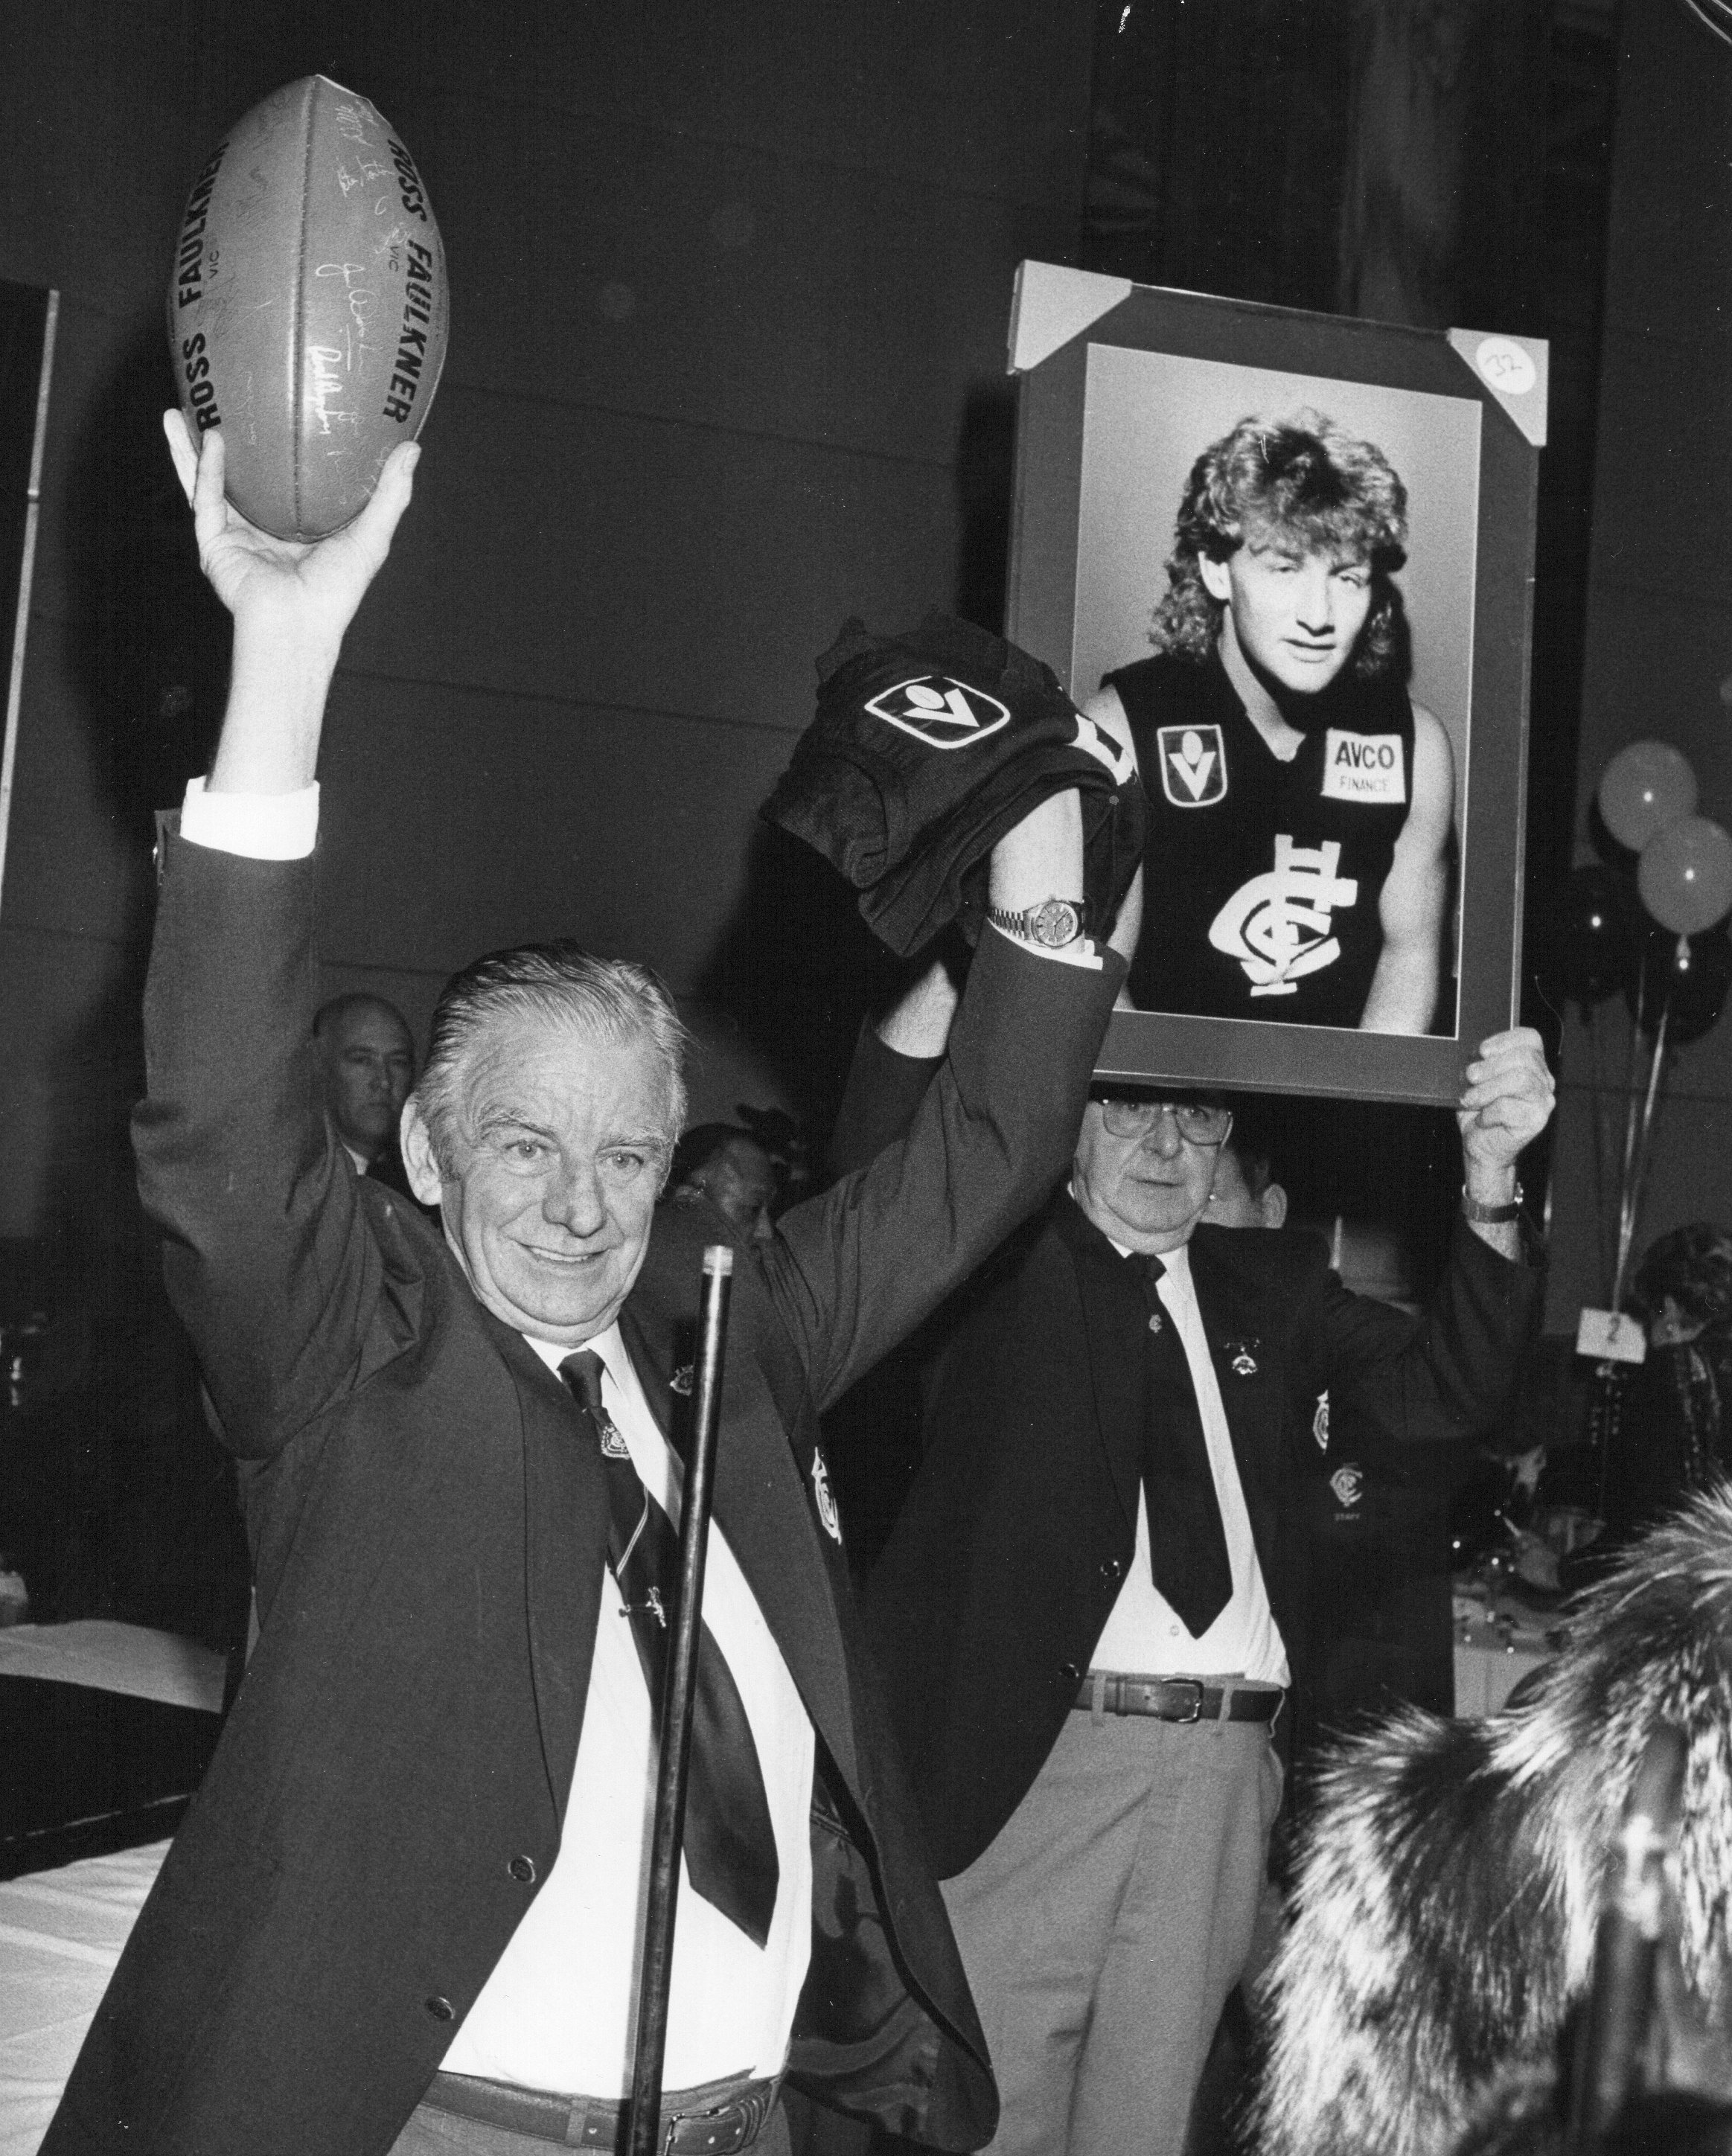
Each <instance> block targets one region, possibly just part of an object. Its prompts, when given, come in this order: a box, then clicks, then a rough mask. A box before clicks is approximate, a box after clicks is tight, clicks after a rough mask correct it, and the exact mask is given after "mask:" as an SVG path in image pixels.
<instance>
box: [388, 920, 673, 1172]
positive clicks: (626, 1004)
mask: <svg viewBox="0 0 1732 2156" xmlns="http://www.w3.org/2000/svg"><path fill="white" fill-rule="evenodd" d="M513 1017H517V1018H537V1019H550V1020H552V1021H554V1022H555V1023H557V1024H564V1025H569V1026H571V1027H573V1029H575V1030H576V1031H578V1032H579V1033H585V1034H588V1035H589V1036H590V1037H591V1038H592V1039H596V1040H600V1041H607V1042H609V1043H618V1042H624V1041H630V1040H637V1039H642V1040H646V1041H647V1042H648V1043H649V1045H650V1047H651V1048H652V1049H653V1050H655V1055H656V1056H657V1058H658V1060H660V1064H661V1067H662V1073H663V1077H664V1080H665V1083H666V1104H665V1109H664V1113H663V1116H662V1129H663V1133H664V1135H665V1137H666V1141H667V1144H668V1146H669V1147H670V1149H671V1147H672V1146H673V1142H674V1140H675V1138H676V1137H677V1136H678V1134H679V1129H680V1126H681V1123H682V1122H684V1121H685V1120H686V1076H685V1070H684V1064H685V1055H686V1029H685V1027H684V1026H683V1025H682V1024H681V1022H680V1016H679V1013H678V1012H677V1011H676V1009H675V1008H674V1000H673V998H672V997H671V995H670V994H669V993H668V992H667V989H666V987H665V986H664V985H663V983H662V982H661V980H660V977H659V976H658V975H656V974H655V973H651V971H650V968H648V967H647V966H640V965H637V964H635V963H634V962H632V961H631V960H630V959H629V958H598V957H595V956H594V953H593V952H588V951H586V950H584V949H583V947H582V945H581V944H578V943H573V942H569V941H566V940H561V941H559V942H552V943H524V944H520V945H519V946H518V947H517V948H516V949H515V950H511V951H490V952H487V953H486V956H485V957H480V958H477V959H475V961H474V962H473V963H472V964H470V965H468V966H465V968H463V970H462V972H461V973H454V974H453V975H452V976H451V978H450V980H449V981H447V982H446V983H445V987H444V988H442V989H441V990H440V991H439V1002H438V1004H437V1005H436V1006H435V1008H434V1014H433V1029H432V1034H431V1036H430V1038H429V1041H428V1045H427V1067H426V1068H425V1070H423V1071H422V1073H421V1080H420V1083H419V1085H418V1086H416V1088H415V1100H416V1102H417V1104H418V1106H419V1108H420V1111H421V1116H422V1119H423V1121H424V1122H425V1123H426V1126H427V1132H428V1136H429V1137H430V1138H431V1140H432V1141H433V1149H434V1153H435V1155H436V1156H437V1157H438V1159H439V1164H440V1166H441V1167H442V1168H443V1167H445V1166H446V1165H447V1164H448V1163H449V1161H450V1152H449V1150H448V1148H449V1145H450V1137H451V1134H452V1132H454V1131H455V1128H456V1125H457V1119H458V1115H459V1112H460V1106H461V1101H460V1094H461V1087H462V1079H463V1073H464V1069H465V1065H466V1064H467V1063H468V1061H469V1060H470V1057H471V1056H472V1055H473V1054H474V1051H475V1047H476V1045H478V1044H479V1042H480V1041H481V1039H483V1038H484V1036H485V1035H486V1034H487V1033H488V1032H489V1031H490V1030H491V1029H492V1028H493V1027H495V1026H496V1025H497V1024H499V1022H500V1021H501V1019H506V1018H513Z"/></svg>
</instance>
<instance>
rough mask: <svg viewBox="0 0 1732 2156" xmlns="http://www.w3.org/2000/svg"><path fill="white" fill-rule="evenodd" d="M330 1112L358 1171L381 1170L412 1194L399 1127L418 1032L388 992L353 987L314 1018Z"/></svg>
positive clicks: (411, 1076)
mask: <svg viewBox="0 0 1732 2156" xmlns="http://www.w3.org/2000/svg"><path fill="white" fill-rule="evenodd" d="M313 1041H314V1045H315V1046H316V1050H317V1052H318V1059H319V1075H320V1078H321V1081H322V1082H323V1085H324V1088H325V1112H326V1115H327V1116H329V1117H330V1118H331V1128H332V1130H334V1131H335V1132H336V1133H337V1138H338V1140H339V1142H341V1144H342V1149H343V1151H344V1152H346V1153H347V1155H348V1157H349V1158H350V1159H351V1161H352V1162H353V1163H354V1167H355V1173H356V1174H357V1175H377V1176H378V1177H379V1178H380V1179H381V1180H382V1181H383V1182H385V1183H389V1184H390V1185H391V1187H392V1188H393V1189H396V1190H400V1191H402V1192H403V1193H405V1194H406V1193H407V1192H408V1188H409V1185H408V1183H406V1182H405V1181H404V1180H403V1165H402V1162H401V1160H400V1159H399V1158H398V1151H397V1126H398V1119H399V1118H400V1117H401V1116H402V1114H403V1102H404V1101H406V1100H408V1098H409V1088H410V1086H413V1085H414V1082H415V1037H414V1034H412V1033H411V1032H410V1031H409V1020H408V1019H406V1018H404V1016H403V1013H402V1012H401V1011H400V1010H398V1008H397V1006H396V1004H392V1003H388V1002H387V1001H386V1000H385V998H383V996H373V995H366V994H362V993H358V992H357V993H351V994H348V995H342V996H333V997H332V998H331V1000H330V1002H329V1003H327V1004H321V1006H320V1008H319V1011H318V1014H317V1015H316V1017H315V1019H313Z"/></svg>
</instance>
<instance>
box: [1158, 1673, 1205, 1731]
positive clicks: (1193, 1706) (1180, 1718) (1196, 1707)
mask: <svg viewBox="0 0 1732 2156" xmlns="http://www.w3.org/2000/svg"><path fill="white" fill-rule="evenodd" d="M1164 1682H1165V1683H1167V1684H1169V1685H1189V1686H1190V1688H1191V1690H1192V1691H1193V1692H1195V1695H1196V1697H1195V1698H1194V1699H1193V1700H1192V1702H1191V1703H1190V1713H1189V1714H1169V1715H1168V1716H1167V1717H1165V1718H1166V1719H1167V1720H1168V1721H1169V1722H1178V1723H1179V1724H1180V1726H1181V1727H1184V1726H1185V1725H1186V1724H1188V1723H1190V1722H1200V1721H1201V1720H1202V1718H1203V1690H1204V1686H1203V1680H1202V1679H1201V1678H1200V1677H1167V1678H1165V1679H1164Z"/></svg>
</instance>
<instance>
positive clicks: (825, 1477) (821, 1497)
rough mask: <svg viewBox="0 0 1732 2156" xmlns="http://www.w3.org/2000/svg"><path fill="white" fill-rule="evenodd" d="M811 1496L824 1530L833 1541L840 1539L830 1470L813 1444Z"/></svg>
mask: <svg viewBox="0 0 1732 2156" xmlns="http://www.w3.org/2000/svg"><path fill="white" fill-rule="evenodd" d="M812 1496H813V1500H814V1501H815V1504H816V1505H817V1507H818V1517H819V1519H820V1521H821V1522H823V1526H824V1532H825V1534H827V1535H828V1536H829V1537H830V1540H831V1541H832V1542H833V1543H840V1541H841V1539H842V1521H841V1515H840V1513H839V1512H837V1510H836V1501H835V1495H834V1493H833V1492H832V1491H831V1489H830V1470H829V1469H828V1468H827V1467H826V1466H825V1464H824V1455H823V1454H822V1453H821V1452H820V1450H818V1448H817V1446H816V1445H814V1446H813V1448H812Z"/></svg>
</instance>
